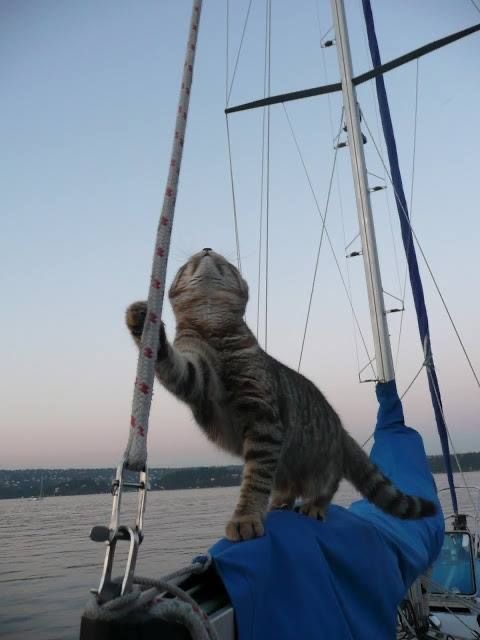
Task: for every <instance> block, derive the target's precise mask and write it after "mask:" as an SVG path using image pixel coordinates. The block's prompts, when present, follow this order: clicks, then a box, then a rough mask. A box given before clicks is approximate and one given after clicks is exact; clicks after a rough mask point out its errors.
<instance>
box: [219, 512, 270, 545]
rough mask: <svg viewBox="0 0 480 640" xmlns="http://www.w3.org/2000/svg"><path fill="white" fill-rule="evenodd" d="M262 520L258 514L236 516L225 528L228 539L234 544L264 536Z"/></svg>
mask: <svg viewBox="0 0 480 640" xmlns="http://www.w3.org/2000/svg"><path fill="white" fill-rule="evenodd" d="M263 534H264V528H263V522H262V518H261V517H260V516H259V515H257V514H248V515H244V516H237V515H236V514H234V515H233V516H232V518H231V520H229V522H228V523H227V526H226V528H225V535H226V537H227V538H228V539H229V540H231V541H232V542H239V541H240V540H251V539H252V538H258V537H260V536H263Z"/></svg>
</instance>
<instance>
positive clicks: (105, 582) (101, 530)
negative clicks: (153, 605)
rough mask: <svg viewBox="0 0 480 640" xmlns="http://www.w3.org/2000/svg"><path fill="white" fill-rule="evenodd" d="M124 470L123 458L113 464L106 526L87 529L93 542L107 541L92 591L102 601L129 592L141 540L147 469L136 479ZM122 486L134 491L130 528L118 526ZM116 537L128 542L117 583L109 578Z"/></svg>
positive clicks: (110, 576)
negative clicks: (97, 581)
mask: <svg viewBox="0 0 480 640" xmlns="http://www.w3.org/2000/svg"><path fill="white" fill-rule="evenodd" d="M126 470H127V466H126V461H125V460H123V461H122V462H121V463H120V464H119V465H118V467H117V472H116V476H115V480H114V481H113V483H112V495H113V504H112V515H111V518H110V525H109V526H108V527H105V526H103V525H100V526H96V527H93V529H92V530H91V532H90V539H91V540H93V541H94V542H106V543H107V551H106V554H105V561H104V563H103V572H102V577H101V579H100V586H99V587H98V589H95V590H92V591H93V592H95V593H97V594H98V597H99V598H100V600H101V601H103V602H105V601H107V600H110V599H112V598H115V597H117V596H119V595H124V594H125V593H128V592H129V591H131V589H132V584H133V576H134V572H135V564H136V560H137V553H138V548H139V546H140V544H141V542H142V540H143V516H144V513H145V504H146V497H147V489H148V483H147V468H146V467H145V469H144V470H143V471H140V472H139V477H138V482H127V481H125V479H124V477H125V472H126ZM124 487H133V488H135V489H137V492H138V500H137V512H136V517H135V524H134V526H133V527H129V526H124V525H120V508H121V502H122V493H123V489H124ZM119 540H125V541H127V542H129V545H130V546H129V551H128V557H127V561H126V565H125V571H124V574H123V578H122V582H121V584H119V583H118V582H114V581H113V580H112V569H113V563H114V558H115V549H116V546H117V542H118V541H119Z"/></svg>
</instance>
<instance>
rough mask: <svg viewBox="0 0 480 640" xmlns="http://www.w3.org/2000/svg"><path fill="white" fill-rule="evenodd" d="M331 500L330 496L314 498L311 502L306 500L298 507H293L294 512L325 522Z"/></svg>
mask: <svg viewBox="0 0 480 640" xmlns="http://www.w3.org/2000/svg"><path fill="white" fill-rule="evenodd" d="M331 499H332V498H331V496H329V497H326V496H322V497H318V498H314V499H313V500H306V501H305V502H303V503H302V504H300V505H299V506H298V507H295V511H297V512H298V513H302V514H303V515H304V516H308V517H309V518H314V519H315V520H325V516H326V514H327V509H328V505H329V504H330V502H331Z"/></svg>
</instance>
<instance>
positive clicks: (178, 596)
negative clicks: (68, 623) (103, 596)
mask: <svg viewBox="0 0 480 640" xmlns="http://www.w3.org/2000/svg"><path fill="white" fill-rule="evenodd" d="M211 562H212V559H211V557H210V556H209V555H207V556H199V557H198V558H196V559H195V560H194V561H193V563H192V564H191V565H189V566H188V567H184V568H182V569H180V570H178V571H175V572H174V573H171V574H169V575H168V576H165V577H164V578H161V579H152V578H144V577H141V576H136V577H135V578H134V585H136V588H134V590H133V591H131V592H129V593H127V594H125V595H124V596H119V597H117V598H114V599H113V600H109V601H108V602H105V603H103V604H100V603H99V602H98V600H97V598H96V597H92V598H91V599H90V601H89V602H88V603H87V607H86V609H85V616H86V617H87V618H90V619H92V620H98V621H105V622H118V621H121V620H123V619H125V618H126V617H127V616H130V617H132V616H135V615H137V616H138V615H140V616H141V618H143V619H145V618H148V619H151V618H160V619H162V620H166V621H170V622H176V623H179V624H182V625H183V626H185V627H186V628H187V629H188V631H189V633H190V635H191V637H192V639H193V640H218V636H217V633H216V631H215V629H214V628H213V626H212V624H211V622H210V620H209V619H208V616H207V615H206V613H205V612H204V611H203V610H202V609H201V608H200V606H199V605H198V603H197V602H196V601H195V600H194V599H193V598H192V597H191V596H189V595H188V593H186V592H185V591H184V590H183V589H182V588H181V587H179V586H178V585H176V584H173V583H172V580H175V579H178V578H181V577H189V576H191V575H194V574H199V573H204V572H205V571H206V570H207V569H208V568H209V567H210V565H211ZM165 594H170V596H168V597H166V596H165ZM171 596H174V598H172V597H171Z"/></svg>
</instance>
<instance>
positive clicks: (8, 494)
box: [0, 452, 480, 500]
mask: <svg viewBox="0 0 480 640" xmlns="http://www.w3.org/2000/svg"><path fill="white" fill-rule="evenodd" d="M458 459H459V462H460V465H461V467H462V471H464V472H469V471H480V452H472V453H461V454H458ZM428 462H429V465H430V469H431V471H432V473H434V474H438V473H445V467H444V463H443V457H442V456H428ZM451 463H452V469H453V471H454V472H458V467H457V464H456V461H455V460H454V459H453V458H451ZM114 475H115V470H114V469H112V468H99V469H14V470H2V469H0V500H2V499H14V498H27V499H28V498H38V497H39V496H43V497H47V496H74V495H92V494H102V493H109V492H110V488H111V484H112V480H113V478H114ZM241 476H242V466H241V465H229V466H225V467H214V466H211V467H182V468H178V469H172V468H159V467H156V468H151V469H149V485H150V487H149V488H150V490H151V491H161V490H170V491H172V490H177V489H206V488H212V487H233V486H238V485H239V484H240V481H241Z"/></svg>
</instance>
